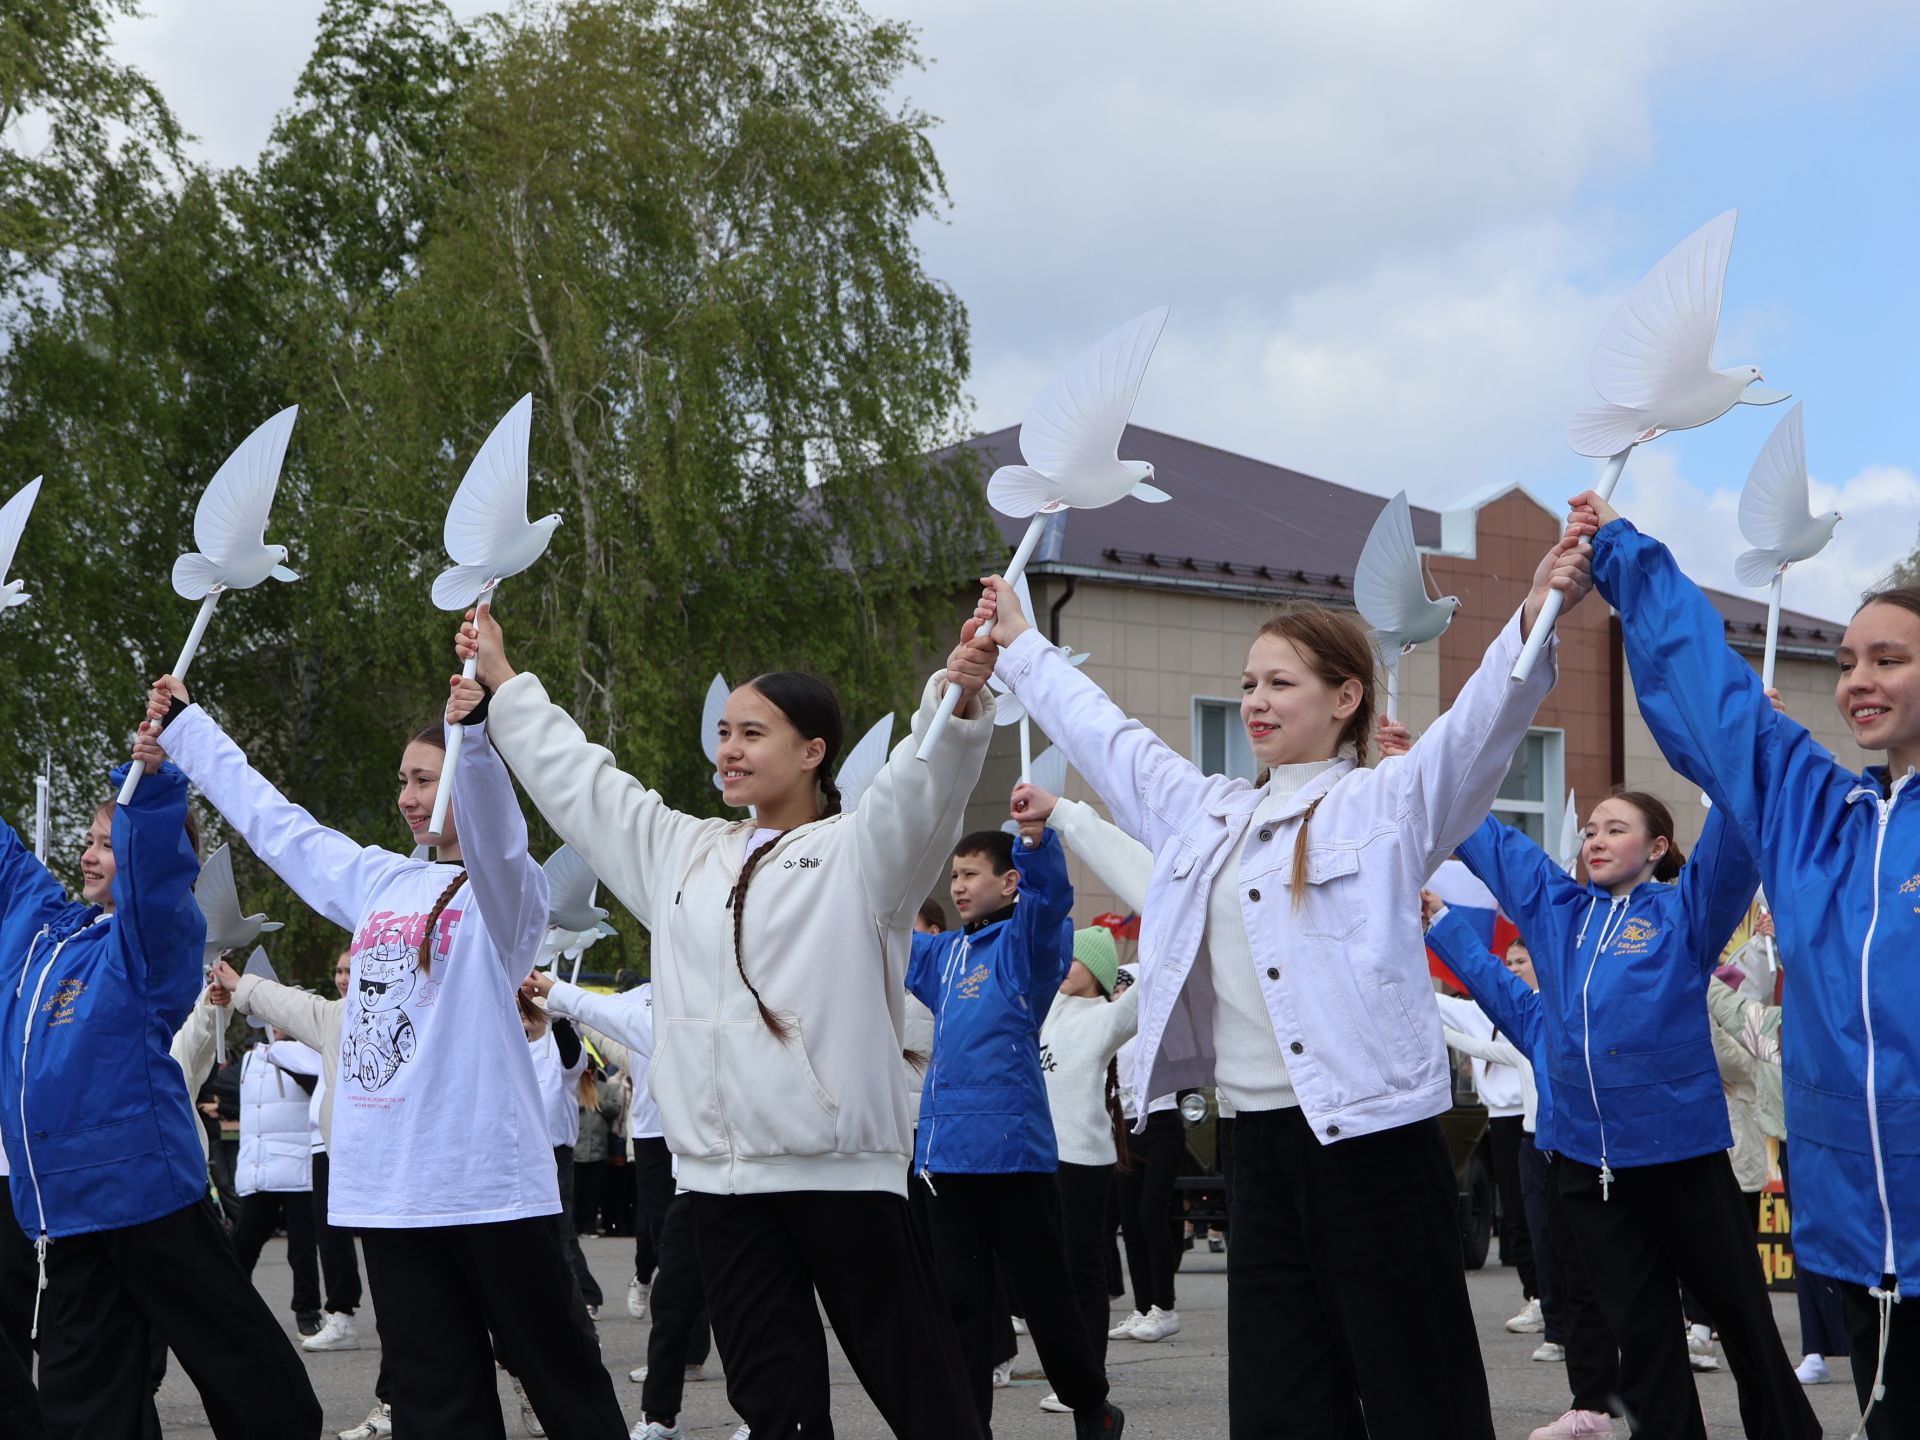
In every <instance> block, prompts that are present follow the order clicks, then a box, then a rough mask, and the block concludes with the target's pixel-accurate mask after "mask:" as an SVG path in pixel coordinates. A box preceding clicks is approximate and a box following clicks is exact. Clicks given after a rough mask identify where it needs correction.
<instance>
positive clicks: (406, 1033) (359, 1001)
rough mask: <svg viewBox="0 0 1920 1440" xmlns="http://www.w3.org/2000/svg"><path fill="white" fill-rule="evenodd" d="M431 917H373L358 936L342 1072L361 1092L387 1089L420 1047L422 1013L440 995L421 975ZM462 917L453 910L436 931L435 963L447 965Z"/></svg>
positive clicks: (429, 979)
mask: <svg viewBox="0 0 1920 1440" xmlns="http://www.w3.org/2000/svg"><path fill="white" fill-rule="evenodd" d="M429 913H430V912H428V911H424V910H423V911H420V912H419V913H418V914H413V915H396V914H393V913H392V912H390V911H386V912H381V913H378V914H375V915H373V916H370V917H369V918H368V920H367V923H366V924H365V925H363V926H362V927H361V929H360V932H359V934H357V935H356V936H354V941H353V985H352V988H351V989H350V990H349V992H348V1000H347V1023H346V1025H345V1026H344V1027H343V1028H342V1030H341V1035H340V1069H341V1073H342V1075H343V1076H346V1077H349V1078H351V1079H352V1080H354V1081H355V1082H357V1084H358V1087H359V1088H360V1089H361V1090H363V1091H368V1092H373V1091H378V1090H383V1089H385V1088H386V1087H387V1086H388V1085H389V1084H391V1083H392V1082H393V1078H394V1077H395V1076H396V1075H398V1074H399V1073H400V1068H401V1067H402V1066H403V1065H405V1064H406V1063H407V1062H408V1061H410V1060H412V1059H413V1057H414V1055H415V1054H416V1053H417V1052H418V1050H419V1046H420V1033H419V1028H418V1027H417V1026H416V1025H415V1023H414V1018H413V1017H414V1016H415V1015H420V1017H421V1019H420V1023H421V1025H424V1024H425V1023H426V1017H425V1015H424V1013H423V1012H425V1011H427V1010H430V1009H431V1008H432V1007H433V1003H434V1001H435V999H437V998H438V996H439V993H440V982H439V979H438V978H437V977H435V976H433V975H431V974H429V975H424V976H423V975H422V974H421V973H420V940H421V937H422V935H423V934H424V932H425V929H426V924H427V916H428V914H429ZM460 913H461V912H460V911H458V910H456V909H453V908H452V907H451V906H449V907H448V908H447V909H445V910H442V911H441V912H440V920H439V924H438V925H437V926H436V927H435V928H436V930H437V932H438V933H437V934H436V935H435V937H434V947H433V953H434V962H435V964H436V965H437V964H439V963H440V962H441V961H443V960H445V958H446V955H447V951H448V950H449V948H450V947H451V945H452V941H453V932H454V928H455V927H456V926H457V925H458V924H459V923H460Z"/></svg>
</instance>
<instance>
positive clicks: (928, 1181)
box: [920, 1165, 940, 1199]
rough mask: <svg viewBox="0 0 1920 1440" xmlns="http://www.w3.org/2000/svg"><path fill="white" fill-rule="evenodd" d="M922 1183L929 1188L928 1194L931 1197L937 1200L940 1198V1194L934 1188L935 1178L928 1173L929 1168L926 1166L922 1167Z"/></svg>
mask: <svg viewBox="0 0 1920 1440" xmlns="http://www.w3.org/2000/svg"><path fill="white" fill-rule="evenodd" d="M920 1182H921V1183H922V1184H923V1185H925V1186H926V1187H927V1193H928V1194H929V1195H931V1196H933V1197H934V1198H935V1199H938V1198H939V1196H940V1192H939V1191H938V1190H936V1189H934V1188H933V1176H931V1175H929V1174H928V1173H927V1167H926V1166H924V1165H922V1166H921V1167H920Z"/></svg>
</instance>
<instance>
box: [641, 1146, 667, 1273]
mask: <svg viewBox="0 0 1920 1440" xmlns="http://www.w3.org/2000/svg"><path fill="white" fill-rule="evenodd" d="M631 1169H632V1170H633V1273H634V1274H635V1275H637V1276H639V1277H640V1283H641V1284H642V1285H649V1284H652V1283H653V1272H654V1271H655V1270H656V1269H657V1268H658V1267H659V1264H660V1231H661V1230H662V1228H663V1227H664V1226H665V1225H666V1223H667V1207H668V1206H669V1205H671V1204H672V1203H673V1154H672V1152H671V1151H669V1150H668V1149H667V1142H666V1141H665V1140H662V1139H661V1138H660V1137H659V1136H658V1135H652V1136H648V1137H646V1138H644V1139H640V1140H635V1141H634V1142H633V1165H632V1166H631Z"/></svg>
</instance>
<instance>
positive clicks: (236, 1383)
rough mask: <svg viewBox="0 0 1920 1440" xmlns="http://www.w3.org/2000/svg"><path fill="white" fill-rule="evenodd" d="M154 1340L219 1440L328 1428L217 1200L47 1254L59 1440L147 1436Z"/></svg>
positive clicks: (52, 1410)
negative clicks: (238, 1253) (237, 1252)
mask: <svg viewBox="0 0 1920 1440" xmlns="http://www.w3.org/2000/svg"><path fill="white" fill-rule="evenodd" d="M150 1335H158V1337H159V1338H160V1339H161V1340H162V1341H164V1342H165V1343H166V1345H167V1348H169V1349H170V1350H172V1351H173V1353H174V1354H175V1355H176V1356H178V1357H179V1359H180V1364H181V1366H182V1367H183V1368H184V1369H185V1370H186V1372H187V1376H188V1378H189V1379H191V1380H192V1381H193V1384H194V1388H195V1389H197V1390H198V1391H199V1392H200V1400H201V1403H202V1404H203V1405H205V1406H206V1411H207V1421H208V1423H209V1424H210V1425H211V1426H212V1427H213V1433H214V1434H215V1435H217V1436H219V1437H220V1440H248V1437H258V1440H286V1437H289V1436H300V1437H306V1436H317V1435H318V1434H319V1433H320V1420H321V1414H320V1402H319V1401H318V1400H317V1399H315V1398H314V1394H313V1386H312V1385H310V1384H309V1383H308V1382H307V1372H306V1368H305V1367H304V1366H303V1365H302V1364H301V1363H300V1358H299V1357H298V1356H297V1355H296V1354H294V1350H293V1345H292V1343H291V1342H290V1341H289V1340H288V1339H287V1335H286V1332H285V1331H283V1330H282V1329H281V1328H280V1324H279V1322H278V1321H276V1320H275V1319H274V1318H273V1313H272V1311H270V1310H268V1309H267V1302H266V1301H264V1300H262V1299H261V1298H260V1296H259V1294H258V1293H257V1292H256V1291H255V1290H254V1288H253V1286H252V1285H251V1284H250V1283H249V1282H248V1280H247V1277H246V1274H245V1272H244V1271H242V1270H241V1268H240V1262H239V1260H238V1259H237V1258H236V1257H235V1256H234V1253H233V1246H232V1245H231V1244H229V1243H228V1241H227V1235H226V1229H225V1227H224V1226H223V1225H222V1224H221V1222H220V1216H219V1212H218V1211H216V1210H215V1209H214V1208H213V1203H212V1201H210V1200H199V1201H196V1202H195V1203H194V1204H192V1205H189V1206H187V1207H185V1208H184V1209H181V1210H176V1211H174V1212H173V1213H172V1214H171V1215H163V1216H161V1217H160V1218H159V1219H157V1220H149V1221H147V1222H145V1223H144V1224H140V1225H129V1226H126V1227H124V1228H122V1229H119V1230H101V1231H96V1232H95V1233H93V1234H90V1235H69V1236H67V1237H65V1238H63V1239H59V1240H55V1241H53V1242H52V1243H51V1244H50V1245H49V1246H48V1247H47V1289H46V1293H45V1294H44V1295H43V1296H42V1297H41V1308H40V1409H41V1413H42V1414H43V1415H44V1416H45V1418H46V1425H47V1434H48V1436H49V1437H52V1440H82V1437H85V1440H100V1437H103V1436H121V1435H137V1434H139V1433H140V1432H141V1425H142V1419H143V1416H144V1415H145V1414H146V1413H147V1412H148V1410H149V1408H150V1405H151V1400H152V1383H151V1378H150V1370H149V1367H150V1364H151V1355H150V1351H149V1336H150Z"/></svg>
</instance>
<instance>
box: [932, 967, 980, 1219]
mask: <svg viewBox="0 0 1920 1440" xmlns="http://www.w3.org/2000/svg"><path fill="white" fill-rule="evenodd" d="M972 952H973V940H972V938H971V937H970V936H969V935H968V934H967V932H966V931H964V930H963V931H961V932H960V943H959V944H958V945H949V946H948V947H947V963H946V964H945V965H943V966H941V968H940V996H941V1005H940V1029H945V1028H946V1019H947V1007H946V994H947V987H948V986H950V985H951V984H953V976H954V972H955V971H957V970H958V969H959V968H960V967H961V966H963V965H965V964H966V962H967V956H968V955H970V954H971V953H972ZM933 1043H934V1048H936V1049H938V1048H939V1045H940V1033H939V1030H936V1031H935V1032H934V1037H933ZM932 1078H933V1072H932V1070H931V1068H929V1070H928V1072H927V1079H929V1080H931V1079H932ZM939 1133H940V1116H939V1113H938V1112H935V1114H934V1117H933V1119H931V1120H930V1121H928V1122H927V1154H926V1159H924V1160H922V1161H921V1162H920V1179H921V1182H922V1183H923V1184H925V1185H926V1187H927V1193H928V1194H929V1195H932V1196H934V1197H935V1198H938V1197H939V1194H940V1192H939V1191H938V1190H936V1189H934V1188H933V1176H932V1175H931V1174H929V1173H928V1170H927V1167H928V1166H929V1165H931V1164H932V1163H933V1141H934V1137H935V1136H936V1135H938V1134H939Z"/></svg>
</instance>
